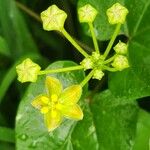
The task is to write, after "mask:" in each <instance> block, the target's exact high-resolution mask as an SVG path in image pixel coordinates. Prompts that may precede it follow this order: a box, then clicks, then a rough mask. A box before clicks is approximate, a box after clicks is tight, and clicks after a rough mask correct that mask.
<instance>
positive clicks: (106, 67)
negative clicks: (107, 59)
mask: <svg viewBox="0 0 150 150" xmlns="http://www.w3.org/2000/svg"><path fill="white" fill-rule="evenodd" d="M103 69H105V70H107V71H110V72H116V71H118V70H117V69H116V68H111V67H108V66H103Z"/></svg>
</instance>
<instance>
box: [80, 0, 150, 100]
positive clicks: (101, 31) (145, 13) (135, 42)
mask: <svg viewBox="0 0 150 150" xmlns="http://www.w3.org/2000/svg"><path fill="white" fill-rule="evenodd" d="M116 2H120V3H121V4H123V5H124V6H126V7H127V8H128V10H129V14H128V15H127V21H126V23H125V25H123V26H122V30H121V32H120V34H121V33H122V34H125V35H126V36H127V37H128V39H129V62H130V68H128V69H126V70H124V71H121V72H116V73H111V74H110V75H109V89H110V90H111V91H112V92H113V94H115V95H116V96H120V97H123V96H125V97H126V98H127V99H128V98H129V99H136V98H141V97H144V96H149V95H150V92H149V91H150V69H149V66H150V22H149V20H150V11H149V9H150V0H138V1H137V0H132V1H125V0H111V1H104V0H99V1H97V0H80V1H79V7H80V6H82V5H84V4H87V3H90V4H91V5H93V6H94V7H95V8H96V9H97V10H98V12H99V15H98V16H97V17H96V20H95V22H94V26H95V30H96V34H97V37H98V39H100V40H106V39H109V38H111V35H112V33H113V31H114V26H110V25H109V24H108V19H107V17H106V10H107V8H109V7H110V6H112V5H113V4H114V3H116ZM84 28H86V30H85V32H87V31H88V29H87V28H88V26H84ZM120 83H121V84H120Z"/></svg>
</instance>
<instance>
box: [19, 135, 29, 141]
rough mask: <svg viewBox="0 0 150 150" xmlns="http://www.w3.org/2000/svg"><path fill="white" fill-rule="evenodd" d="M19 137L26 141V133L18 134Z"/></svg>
mask: <svg viewBox="0 0 150 150" xmlns="http://www.w3.org/2000/svg"><path fill="white" fill-rule="evenodd" d="M19 138H20V139H21V140H23V141H26V140H27V139H28V136H27V135H26V134H22V135H20V136H19Z"/></svg>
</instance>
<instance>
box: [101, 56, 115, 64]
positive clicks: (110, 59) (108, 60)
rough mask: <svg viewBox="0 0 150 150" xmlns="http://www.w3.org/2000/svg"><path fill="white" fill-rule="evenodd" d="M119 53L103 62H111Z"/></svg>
mask: <svg viewBox="0 0 150 150" xmlns="http://www.w3.org/2000/svg"><path fill="white" fill-rule="evenodd" d="M116 55H117V54H115V55H114V56H112V57H110V58H109V59H107V60H105V61H104V63H103V64H108V63H110V62H111V61H113V60H114V58H115V57H116Z"/></svg>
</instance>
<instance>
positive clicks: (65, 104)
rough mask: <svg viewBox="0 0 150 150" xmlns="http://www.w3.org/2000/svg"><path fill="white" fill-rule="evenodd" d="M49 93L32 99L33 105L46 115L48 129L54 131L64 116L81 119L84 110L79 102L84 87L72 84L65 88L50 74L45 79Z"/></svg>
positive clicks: (45, 120)
mask: <svg viewBox="0 0 150 150" xmlns="http://www.w3.org/2000/svg"><path fill="white" fill-rule="evenodd" d="M45 85H46V90H47V94H46V95H44V94H43V95H39V96H37V97H36V98H35V99H34V100H33V101H32V106H34V107H35V108H37V109H39V110H40V112H41V113H42V114H43V115H44V122H45V125H46V127H47V128H48V131H53V130H54V129H56V128H57V127H58V126H59V125H60V123H61V122H62V119H63V117H66V118H69V119H74V120H81V119H82V118H83V112H82V110H81V108H80V106H79V105H78V104H77V102H78V101H79V99H80V97H81V94H82V88H81V86H80V85H72V86H70V87H68V88H66V89H64V90H63V87H62V84H61V83H60V81H59V80H58V79H56V78H53V77H50V76H48V77H47V78H46V81H45Z"/></svg>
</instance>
